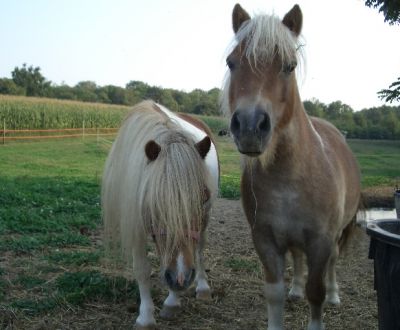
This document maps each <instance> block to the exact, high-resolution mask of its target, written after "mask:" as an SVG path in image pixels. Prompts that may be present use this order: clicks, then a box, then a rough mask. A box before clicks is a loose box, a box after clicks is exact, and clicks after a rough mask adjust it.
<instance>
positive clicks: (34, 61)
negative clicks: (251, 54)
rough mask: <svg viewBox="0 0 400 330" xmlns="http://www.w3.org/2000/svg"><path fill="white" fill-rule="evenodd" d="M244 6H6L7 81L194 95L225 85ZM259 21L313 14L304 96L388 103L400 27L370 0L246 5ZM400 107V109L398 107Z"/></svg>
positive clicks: (220, 1)
mask: <svg viewBox="0 0 400 330" xmlns="http://www.w3.org/2000/svg"><path fill="white" fill-rule="evenodd" d="M236 2H238V0H168V1H165V0H141V1H139V0H110V1H106V0H84V1H81V0H57V1H54V0H13V1H9V0H0V77H8V78H10V77H11V71H12V70H13V69H14V68H15V67H16V66H18V67H21V66H22V64H23V63H27V65H28V66H29V65H33V66H35V67H36V66H39V67H40V68H41V72H42V74H43V75H44V76H45V77H46V78H47V79H48V80H51V81H52V82H53V83H54V84H62V83H65V84H68V85H70V86H73V85H75V84H76V83H78V82H79V81H84V80H91V81H94V82H96V84H98V85H100V86H103V85H108V84H112V85H117V86H122V87H124V86H125V85H126V83H128V82H129V81H131V80H140V81H143V82H146V83H148V84H150V85H155V86H159V87H163V88H174V89H179V90H183V91H187V92H189V91H191V90H193V89H195V88H200V89H203V90H209V89H212V88H214V87H218V88H220V87H221V86H222V82H223V77H224V75H225V72H226V64H225V57H226V55H227V54H226V51H227V49H228V45H229V44H230V42H231V41H232V38H233V31H232V23H231V14H232V9H233V6H234V5H235V3H236ZM239 2H240V4H241V5H242V7H243V8H245V9H246V10H247V11H248V13H249V14H250V15H253V14H258V13H268V14H271V13H274V14H276V15H277V16H279V17H281V18H282V17H283V16H284V15H285V13H286V12H288V11H289V10H290V9H291V8H292V6H293V5H294V4H295V3H298V4H299V5H300V7H301V9H302V12H303V31H302V35H303V38H304V41H305V42H304V44H305V46H304V52H305V66H304V68H305V72H304V74H303V75H302V77H301V79H298V84H299V90H300V95H301V97H302V99H303V100H307V99H312V98H316V99H318V100H319V101H321V102H323V103H325V104H328V103H330V102H333V101H336V100H340V101H342V102H343V103H346V104H348V105H350V106H351V107H352V108H353V109H354V110H355V111H357V110H361V109H363V108H368V107H373V106H379V105H382V104H384V102H383V101H381V100H380V99H379V98H378V96H377V91H379V90H381V89H383V88H387V87H388V86H389V85H390V84H391V83H392V82H393V81H395V80H396V79H397V77H399V76H400V26H399V25H396V26H390V25H389V24H388V23H385V22H384V18H383V15H382V14H380V13H379V12H378V10H376V9H372V8H368V7H366V6H365V5H364V3H365V1H364V0H323V1H321V0H297V1H296V0H290V1H288V0H243V1H239ZM392 105H398V103H392Z"/></svg>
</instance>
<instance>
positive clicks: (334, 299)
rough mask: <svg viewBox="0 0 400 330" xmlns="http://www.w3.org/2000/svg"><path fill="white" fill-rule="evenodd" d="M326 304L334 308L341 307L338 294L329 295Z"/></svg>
mask: <svg viewBox="0 0 400 330" xmlns="http://www.w3.org/2000/svg"><path fill="white" fill-rule="evenodd" d="M326 302H327V303H328V304H330V305H333V306H339V305H340V298H339V295H338V294H333V295H329V296H327V297H326Z"/></svg>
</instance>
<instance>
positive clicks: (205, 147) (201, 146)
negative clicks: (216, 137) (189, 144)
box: [195, 136, 211, 159]
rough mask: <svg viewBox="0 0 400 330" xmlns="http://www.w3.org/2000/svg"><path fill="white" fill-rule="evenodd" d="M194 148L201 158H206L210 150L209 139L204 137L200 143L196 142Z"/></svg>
mask: <svg viewBox="0 0 400 330" xmlns="http://www.w3.org/2000/svg"><path fill="white" fill-rule="evenodd" d="M195 147H196V149H197V151H198V152H199V154H200V157H201V158H203V159H204V158H206V156H207V154H208V152H209V151H210V148H211V139H210V138H209V137H208V136H206V137H205V138H204V139H203V140H201V141H200V142H197V143H196V144H195Z"/></svg>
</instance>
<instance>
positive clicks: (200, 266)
mask: <svg viewBox="0 0 400 330" xmlns="http://www.w3.org/2000/svg"><path fill="white" fill-rule="evenodd" d="M205 235H206V234H205V232H204V231H203V232H202V233H201V237H200V241H199V244H198V246H197V248H196V263H197V265H196V268H197V271H196V279H195V282H196V298H197V299H201V300H210V299H211V289H210V286H209V285H208V282H207V274H206V271H205V269H204V256H203V250H204V245H205V243H206V237H205Z"/></svg>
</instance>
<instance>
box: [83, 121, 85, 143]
mask: <svg viewBox="0 0 400 330" xmlns="http://www.w3.org/2000/svg"><path fill="white" fill-rule="evenodd" d="M84 139H85V120H83V122H82V140H84Z"/></svg>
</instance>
